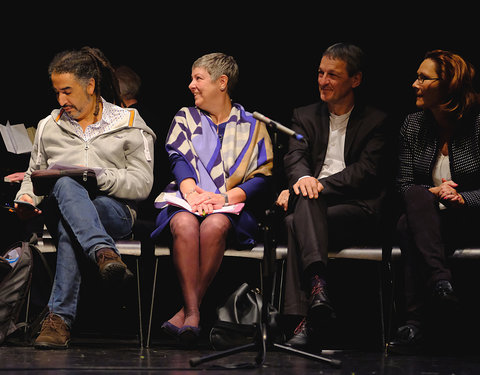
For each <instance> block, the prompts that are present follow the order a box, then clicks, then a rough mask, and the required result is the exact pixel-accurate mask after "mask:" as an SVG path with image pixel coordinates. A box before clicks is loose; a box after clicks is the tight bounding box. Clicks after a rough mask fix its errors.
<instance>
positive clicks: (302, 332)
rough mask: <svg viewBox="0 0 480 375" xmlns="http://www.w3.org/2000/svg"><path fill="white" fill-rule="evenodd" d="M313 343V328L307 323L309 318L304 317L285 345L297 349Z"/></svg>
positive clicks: (305, 347)
mask: <svg viewBox="0 0 480 375" xmlns="http://www.w3.org/2000/svg"><path fill="white" fill-rule="evenodd" d="M311 343H312V330H311V328H310V327H309V325H308V323H307V319H306V318H303V319H302V321H301V322H300V323H299V324H298V326H297V328H295V331H294V332H293V336H292V337H291V338H290V340H288V341H287V342H286V343H285V345H286V346H290V347H292V348H296V349H308V347H309V346H310V345H311Z"/></svg>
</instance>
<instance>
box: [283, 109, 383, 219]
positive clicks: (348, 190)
mask: <svg viewBox="0 0 480 375" xmlns="http://www.w3.org/2000/svg"><path fill="white" fill-rule="evenodd" d="M329 123H330V121H329V112H328V107H327V105H326V103H323V102H319V103H315V104H311V105H308V106H305V107H300V108H297V109H295V110H294V112H293V119H292V129H293V130H294V131H295V132H297V133H299V134H302V135H303V136H304V137H305V141H297V140H296V139H294V138H291V140H290V143H289V151H288V153H287V154H286V155H285V158H284V165H285V171H286V175H287V178H288V183H289V186H290V187H291V186H292V185H293V184H295V183H296V182H297V180H298V179H299V178H300V177H302V176H305V175H309V176H314V177H317V176H318V175H319V174H320V171H321V169H322V166H323V162H324V159H325V154H326V150H327V144H328V137H329ZM389 133H390V129H389V127H388V122H387V116H386V114H385V113H383V112H381V111H379V110H377V109H374V108H372V107H367V106H363V105H361V104H359V103H356V105H355V107H354V109H353V111H352V113H351V115H350V119H349V121H348V125H347V131H346V135H345V151H344V157H345V165H346V168H345V169H344V170H342V171H341V172H338V173H336V174H333V175H331V176H329V177H326V178H322V179H321V180H320V182H321V183H322V185H323V186H324V190H323V191H322V194H323V195H325V196H327V197H328V198H329V200H330V201H334V202H337V203H342V202H349V201H355V202H357V203H358V204H360V205H361V206H362V207H364V208H365V209H366V210H367V211H368V212H370V213H376V212H378V210H379V209H380V200H381V198H382V196H383V194H384V190H385V185H386V180H387V179H388V177H389V175H388V168H389V166H388V164H389V161H390V158H389V156H388V155H389V153H388V152H389V151H391V150H388V145H389V139H390V135H389Z"/></svg>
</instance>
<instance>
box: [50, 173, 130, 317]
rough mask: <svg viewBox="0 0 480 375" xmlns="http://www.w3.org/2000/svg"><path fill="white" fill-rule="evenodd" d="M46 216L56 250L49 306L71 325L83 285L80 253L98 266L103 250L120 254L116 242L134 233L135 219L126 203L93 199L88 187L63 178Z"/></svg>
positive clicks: (53, 194) (54, 192)
mask: <svg viewBox="0 0 480 375" xmlns="http://www.w3.org/2000/svg"><path fill="white" fill-rule="evenodd" d="M45 213H46V223H47V227H48V229H49V232H50V233H51V235H52V237H53V238H54V239H55V243H56V247H57V264H56V271H55V279H54V283H53V287H52V292H51V294H50V300H49V302H48V306H49V308H50V311H51V312H53V313H55V314H57V315H59V316H61V317H62V318H63V319H64V320H65V323H66V324H67V325H68V326H71V324H72V322H73V321H74V320H75V315H76V311H77V304H78V297H79V292H80V283H81V275H80V269H79V266H78V260H77V256H78V254H80V256H81V255H85V256H87V257H88V258H90V259H91V260H92V261H93V262H95V263H96V257H95V254H96V251H97V250H100V249H101V248H104V247H108V248H111V249H113V250H114V251H116V252H117V253H118V250H117V249H116V247H115V240H116V239H121V238H124V237H126V236H128V235H129V234H130V233H131V229H132V217H131V214H130V211H129V209H128V207H127V206H126V204H124V203H122V202H120V201H118V200H116V199H115V198H112V197H108V196H104V195H99V196H96V197H95V198H90V197H89V195H88V192H87V191H86V190H85V188H84V187H83V186H82V185H80V184H79V183H78V182H76V181H74V180H73V179H71V178H70V177H62V178H60V179H59V180H58V181H57V182H56V183H55V186H54V188H53V190H52V193H51V194H50V196H49V197H48V199H47V202H46V207H45Z"/></svg>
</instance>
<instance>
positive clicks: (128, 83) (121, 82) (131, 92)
mask: <svg viewBox="0 0 480 375" xmlns="http://www.w3.org/2000/svg"><path fill="white" fill-rule="evenodd" d="M115 76H116V77H117V79H118V86H119V89H120V95H122V98H123V99H124V100H131V99H136V98H137V97H138V93H139V92H140V86H141V85H142V80H141V79H140V76H139V75H138V74H137V73H135V71H133V69H131V68H130V67H128V66H125V65H122V66H119V67H118V68H117V69H115Z"/></svg>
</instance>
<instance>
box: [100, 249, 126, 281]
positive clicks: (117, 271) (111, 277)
mask: <svg viewBox="0 0 480 375" xmlns="http://www.w3.org/2000/svg"><path fill="white" fill-rule="evenodd" d="M96 255H97V264H98V270H99V272H100V276H101V277H102V279H104V280H107V281H110V282H116V281H122V280H123V279H125V278H127V277H131V276H132V272H130V270H129V269H128V268H127V265H126V264H125V263H123V262H122V258H120V255H118V254H117V253H116V252H115V251H113V250H112V249H110V248H103V249H100V250H98V251H97V254H96Z"/></svg>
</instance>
